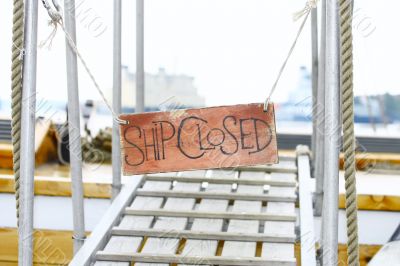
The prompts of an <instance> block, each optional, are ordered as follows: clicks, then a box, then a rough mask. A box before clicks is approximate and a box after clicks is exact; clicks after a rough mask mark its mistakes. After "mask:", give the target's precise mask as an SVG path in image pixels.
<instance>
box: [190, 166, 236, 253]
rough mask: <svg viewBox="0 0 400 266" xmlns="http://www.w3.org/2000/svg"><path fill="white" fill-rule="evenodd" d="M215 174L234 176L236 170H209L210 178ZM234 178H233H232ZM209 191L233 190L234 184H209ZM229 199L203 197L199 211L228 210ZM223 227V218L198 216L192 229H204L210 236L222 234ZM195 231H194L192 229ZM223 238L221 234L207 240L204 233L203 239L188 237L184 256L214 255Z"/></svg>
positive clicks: (224, 176) (223, 176) (227, 176)
mask: <svg viewBox="0 0 400 266" xmlns="http://www.w3.org/2000/svg"><path fill="white" fill-rule="evenodd" d="M215 175H218V176H221V178H222V179H223V178H229V177H234V175H235V173H234V172H226V171H222V170H212V171H208V172H207V177H210V178H208V179H213V178H214V176H215ZM231 179H232V178H231ZM205 190H206V191H208V192H230V191H231V190H232V185H229V184H211V183H210V184H208V186H207V187H206V188H205ZM228 203H229V201H228V200H215V199H202V200H201V202H200V204H199V205H198V208H197V210H199V211H211V210H212V211H226V209H227V208H228ZM222 228H223V219H204V218H196V219H194V220H193V225H192V228H191V230H196V231H197V230H202V231H204V232H206V234H207V235H208V236H211V233H215V236H218V233H220V234H221V232H220V231H221V230H222ZM191 232H193V231H191ZM219 239H222V238H221V236H219V237H218V238H216V239H214V240H207V237H205V236H204V235H203V237H202V239H201V240H195V239H188V240H187V241H186V243H185V247H184V248H183V251H182V255H183V256H188V255H189V256H202V257H203V256H214V255H215V254H216V252H217V247H218V241H217V240H219Z"/></svg>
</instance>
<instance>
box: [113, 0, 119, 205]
mask: <svg viewBox="0 0 400 266" xmlns="http://www.w3.org/2000/svg"><path fill="white" fill-rule="evenodd" d="M113 46H114V47H113V48H114V49H113V109H114V112H115V113H117V114H119V113H121V0H114V44H113ZM112 167H113V182H112V199H113V200H114V199H115V197H116V196H117V195H118V193H119V192H120V190H121V145H120V139H119V124H118V123H117V122H116V121H115V120H114V119H113V135H112Z"/></svg>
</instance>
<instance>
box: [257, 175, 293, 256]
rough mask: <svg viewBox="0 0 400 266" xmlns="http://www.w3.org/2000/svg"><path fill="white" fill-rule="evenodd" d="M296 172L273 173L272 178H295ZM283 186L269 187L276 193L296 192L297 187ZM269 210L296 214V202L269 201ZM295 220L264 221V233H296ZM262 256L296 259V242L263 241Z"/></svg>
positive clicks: (270, 190) (290, 193) (271, 191)
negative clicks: (288, 187) (287, 187)
mask: <svg viewBox="0 0 400 266" xmlns="http://www.w3.org/2000/svg"><path fill="white" fill-rule="evenodd" d="M295 177H296V176H295V175H294V174H288V173H285V174H283V173H271V178H272V179H280V180H291V181H294V179H295ZM281 188H282V187H274V186H271V187H270V189H269V192H270V193H276V194H280V193H282V194H289V195H292V194H295V188H294V187H293V188H290V190H288V189H286V188H282V189H281ZM266 211H267V212H277V211H279V212H280V213H282V214H287V215H290V214H295V204H294V203H288V202H268V203H267V209H266ZM294 229H295V222H294V221H291V222H277V221H266V222H265V223H264V233H265V234H271V233H275V234H283V233H286V234H294ZM261 257H263V258H268V259H282V258H283V259H289V258H290V259H294V244H289V243H265V242H264V243H263V245H262V252H261Z"/></svg>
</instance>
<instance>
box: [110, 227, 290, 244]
mask: <svg viewBox="0 0 400 266" xmlns="http://www.w3.org/2000/svg"><path fill="white" fill-rule="evenodd" d="M111 234H112V235H116V236H142V237H144V236H147V237H164V238H186V239H200V240H226V241H227V240H231V241H251V242H273V243H294V241H295V239H296V236H295V235H294V234H293V235H278V234H275V235H273V234H261V233H256V234H254V233H234V232H206V231H191V230H166V229H135V230H130V229H125V228H120V227H114V228H113V229H112V231H111Z"/></svg>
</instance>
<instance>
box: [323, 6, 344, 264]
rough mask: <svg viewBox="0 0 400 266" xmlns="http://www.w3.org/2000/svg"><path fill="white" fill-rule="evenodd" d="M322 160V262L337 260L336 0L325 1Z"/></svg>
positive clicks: (337, 74) (338, 61)
mask: <svg viewBox="0 0 400 266" xmlns="http://www.w3.org/2000/svg"><path fill="white" fill-rule="evenodd" d="M326 8H327V12H326V67H325V153H324V158H325V163H324V176H325V177H324V199H323V211H322V224H323V231H322V252H323V253H322V254H323V255H322V263H323V265H324V266H328V265H330V266H336V265H337V261H338V213H339V212H338V201H339V147H340V146H339V145H340V144H339V143H340V130H341V126H340V112H339V111H340V110H339V109H340V108H339V107H340V60H339V55H340V42H339V40H340V36H339V5H338V0H329V1H327V4H326Z"/></svg>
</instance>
